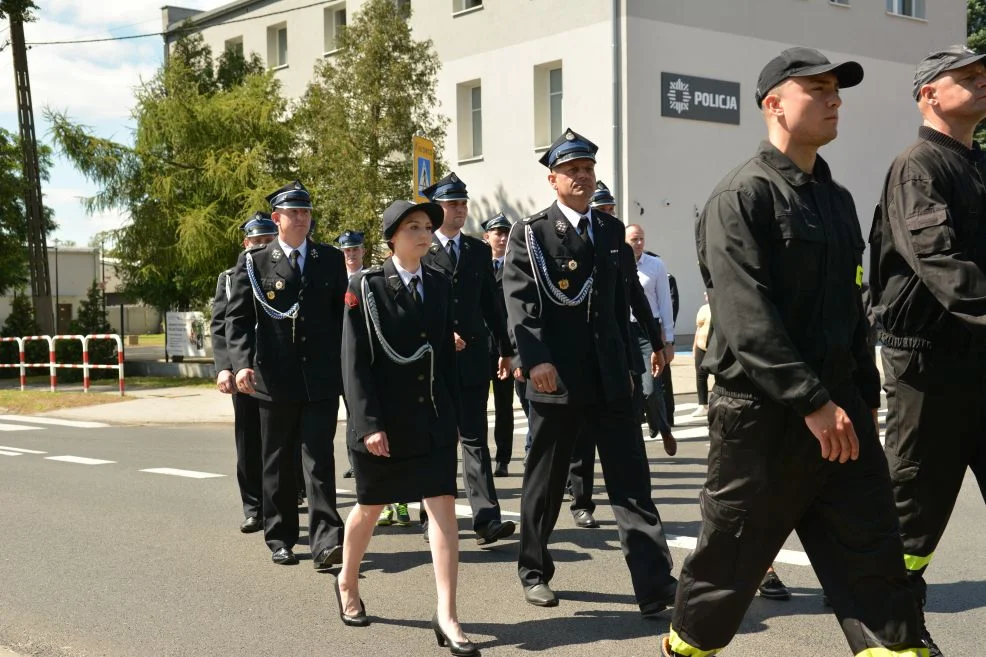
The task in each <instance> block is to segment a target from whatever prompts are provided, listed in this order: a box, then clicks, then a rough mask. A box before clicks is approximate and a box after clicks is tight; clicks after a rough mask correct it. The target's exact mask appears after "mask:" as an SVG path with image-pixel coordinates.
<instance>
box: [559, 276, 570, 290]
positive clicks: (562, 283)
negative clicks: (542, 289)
mask: <svg viewBox="0 0 986 657" xmlns="http://www.w3.org/2000/svg"><path fill="white" fill-rule="evenodd" d="M558 289H559V290H567V289H568V279H567V278H563V279H561V280H560V281H558Z"/></svg>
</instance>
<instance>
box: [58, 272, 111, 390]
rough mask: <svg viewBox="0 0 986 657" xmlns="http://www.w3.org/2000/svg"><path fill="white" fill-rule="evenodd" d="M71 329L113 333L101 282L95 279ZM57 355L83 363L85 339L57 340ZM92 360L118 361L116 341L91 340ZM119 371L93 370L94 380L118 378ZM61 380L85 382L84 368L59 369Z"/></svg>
mask: <svg viewBox="0 0 986 657" xmlns="http://www.w3.org/2000/svg"><path fill="white" fill-rule="evenodd" d="M68 332H69V333H70V334H72V335H93V334H97V333H112V328H111V327H110V323H109V322H108V321H107V319H106V313H105V312H104V311H103V291H102V290H101V289H100V287H99V283H98V282H96V281H93V282H92V285H90V286H89V291H88V292H87V293H86V298H85V299H83V300H82V301H80V302H79V310H78V313H77V314H76V316H75V319H73V320H72V321H71V322H70V323H69V328H68ZM55 358H56V359H57V360H58V362H59V363H82V342H81V341H79V340H59V341H58V342H56V343H55ZM89 362H90V363H92V364H93V365H114V364H116V344H115V343H114V342H112V341H111V340H93V341H91V342H90V343H89ZM117 376H119V374H117V372H116V370H92V371H91V372H90V374H89V378H91V379H100V378H115V377H117ZM58 379H59V381H81V380H82V370H59V371H58Z"/></svg>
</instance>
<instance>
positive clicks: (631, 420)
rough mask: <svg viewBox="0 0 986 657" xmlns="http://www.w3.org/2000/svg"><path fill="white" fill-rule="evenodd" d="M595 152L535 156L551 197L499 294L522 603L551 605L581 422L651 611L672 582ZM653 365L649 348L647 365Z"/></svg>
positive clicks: (569, 136) (517, 241)
mask: <svg viewBox="0 0 986 657" xmlns="http://www.w3.org/2000/svg"><path fill="white" fill-rule="evenodd" d="M597 150H598V148H597V146H596V145H595V144H593V143H592V142H590V141H589V140H587V139H585V138H584V137H582V136H581V135H578V134H576V133H575V132H573V131H572V130H566V131H565V133H564V134H562V136H561V137H559V138H558V139H557V140H556V141H555V143H553V144H552V145H551V146H550V148H549V149H548V151H547V152H546V153H545V154H544V155H543V156H542V157H541V159H540V162H541V163H542V164H543V165H545V166H546V167H548V169H549V170H550V173H549V174H548V182H549V183H550V184H551V186H552V188H554V190H555V192H556V193H557V196H558V200H557V202H555V203H553V204H552V205H551V207H549V208H547V209H546V210H543V211H541V212H539V213H538V214H535V215H534V216H532V217H528V218H527V219H524V220H523V221H522V222H518V223H516V224H514V226H513V228H512V229H511V231H510V239H509V242H508V246H507V262H506V267H505V268H504V276H503V290H504V293H505V295H506V299H507V313H508V315H509V322H510V326H511V328H512V329H513V332H514V337H515V338H516V340H517V351H518V352H519V353H520V358H521V361H522V362H523V367H524V370H525V372H524V373H525V376H526V378H527V380H528V384H527V397H528V399H529V400H530V426H531V433H532V442H531V449H530V452H529V454H528V461H527V467H526V468H525V470H524V484H523V497H522V499H521V506H520V523H521V532H520V557H519V561H518V574H519V575H520V580H521V583H522V584H523V586H524V598H525V599H526V600H527V602H528V603H530V604H532V605H537V606H542V607H549V606H555V605H557V604H558V598H557V597H555V594H554V592H553V591H552V590H551V588H550V586H549V584H550V582H551V579H552V577H553V576H554V571H555V567H554V562H553V561H552V559H551V554H550V553H549V552H548V539H549V538H550V535H551V531H552V529H553V528H554V525H555V522H556V521H557V520H558V513H559V511H560V510H561V504H562V495H563V493H564V490H565V480H566V479H567V477H568V471H569V461H570V459H571V456H572V452H573V450H574V447H575V440H576V436H577V435H578V434H579V432H580V431H582V430H587V431H589V432H590V433H591V434H592V435H595V436H605V438H606V439H605V440H599V441H598V448H599V460H600V463H601V464H602V469H603V477H604V479H605V483H606V491H607V493H608V494H609V500H610V504H611V505H612V508H613V514H614V515H615V516H616V522H617V525H618V527H619V534H620V543H621V545H622V546H623V554H624V555H625V558H626V562H627V565H628V566H629V569H630V578H631V580H632V582H633V590H634V595H635V597H636V599H637V604H638V605H639V606H640V611H641V613H642V614H643V615H645V616H651V615H654V614H656V613H658V612H660V611H662V610H663V609H665V608H666V607H667V606H668V605H669V604H671V603H672V601H673V600H674V592H675V587H676V585H677V581H676V580H675V578H674V577H673V576H672V575H671V554H670V552H669V551H668V544H667V541H666V539H665V537H664V531H663V529H662V527H661V518H660V516H659V515H658V513H657V508H656V507H655V506H654V502H653V501H652V499H651V488H650V469H649V468H648V464H647V456H646V454H645V452H644V445H643V439H642V436H641V434H640V427H639V426H638V425H637V424H636V418H635V417H634V412H633V403H632V399H631V395H632V379H631V374H630V362H631V361H632V359H633V358H634V356H633V352H634V349H633V345H632V343H631V341H630V336H629V326H628V320H629V316H628V304H627V291H626V276H627V272H626V271H625V270H624V260H623V258H622V257H621V255H620V251H621V249H622V248H623V247H624V229H623V224H622V223H620V222H619V221H618V220H617V219H615V218H613V217H611V216H609V215H607V214H603V213H602V212H598V211H596V210H592V209H590V208H589V200H590V198H591V197H592V193H593V191H594V188H595V184H596V175H595V162H596V151H597ZM636 357H637V358H639V357H640V352H639V350H638V351H637V356H636ZM662 365H663V363H662V362H661V360H660V356H659V355H657V354H655V357H654V360H653V361H652V363H651V366H652V370H659V369H660V367H661V366H662Z"/></svg>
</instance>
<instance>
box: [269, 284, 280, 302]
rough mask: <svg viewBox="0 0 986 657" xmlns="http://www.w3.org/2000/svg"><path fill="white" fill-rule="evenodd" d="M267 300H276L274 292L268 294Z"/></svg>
mask: <svg viewBox="0 0 986 657" xmlns="http://www.w3.org/2000/svg"><path fill="white" fill-rule="evenodd" d="M278 283H280V281H278ZM267 298H268V299H270V300H271V301H273V300H274V290H271V291H270V292H268V293H267Z"/></svg>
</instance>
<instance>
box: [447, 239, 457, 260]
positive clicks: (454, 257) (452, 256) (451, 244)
mask: <svg viewBox="0 0 986 657" xmlns="http://www.w3.org/2000/svg"><path fill="white" fill-rule="evenodd" d="M448 257H449V259H450V260H451V261H452V266H453V267H455V266H456V265H457V264H459V256H457V255H456V254H455V240H449V241H448Z"/></svg>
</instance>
